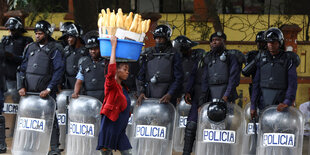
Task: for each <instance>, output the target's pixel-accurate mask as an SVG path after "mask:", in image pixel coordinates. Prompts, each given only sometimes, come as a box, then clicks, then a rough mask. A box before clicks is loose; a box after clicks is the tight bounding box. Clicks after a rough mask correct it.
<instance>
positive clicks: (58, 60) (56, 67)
mask: <svg viewBox="0 0 310 155" xmlns="http://www.w3.org/2000/svg"><path fill="white" fill-rule="evenodd" d="M51 59H52V65H53V76H52V80H51V81H50V82H49V84H48V86H47V88H50V89H53V88H57V85H58V84H60V82H61V78H62V75H63V73H64V63H63V59H62V56H61V52H60V51H59V50H55V51H54V53H53V54H51Z"/></svg>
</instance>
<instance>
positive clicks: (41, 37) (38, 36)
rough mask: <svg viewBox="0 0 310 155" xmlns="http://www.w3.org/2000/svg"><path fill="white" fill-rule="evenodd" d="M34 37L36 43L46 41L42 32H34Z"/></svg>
mask: <svg viewBox="0 0 310 155" xmlns="http://www.w3.org/2000/svg"><path fill="white" fill-rule="evenodd" d="M35 35H36V41H37V42H38V43H43V42H44V41H45V39H46V36H45V33H44V32H43V31H36V32H35Z"/></svg>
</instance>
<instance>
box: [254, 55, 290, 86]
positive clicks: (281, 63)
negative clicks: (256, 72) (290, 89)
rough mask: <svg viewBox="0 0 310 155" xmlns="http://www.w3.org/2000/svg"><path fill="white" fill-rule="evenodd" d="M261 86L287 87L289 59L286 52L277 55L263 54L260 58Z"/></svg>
mask: <svg viewBox="0 0 310 155" xmlns="http://www.w3.org/2000/svg"><path fill="white" fill-rule="evenodd" d="M260 60H261V61H260V67H261V74H260V86H261V87H262V88H271V89H286V88H287V67H288V66H287V65H288V59H287V57H286V54H285V53H284V52H282V53H280V54H279V55H277V56H271V55H270V54H262V57H261V59H260Z"/></svg>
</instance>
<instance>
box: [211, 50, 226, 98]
mask: <svg viewBox="0 0 310 155" xmlns="http://www.w3.org/2000/svg"><path fill="white" fill-rule="evenodd" d="M225 55H226V60H220V55H216V56H215V54H211V53H209V54H208V55H207V56H206V59H205V65H206V67H208V76H207V80H208V85H209V89H210V94H211V97H212V99H214V98H217V99H221V98H222V97H223V95H224V93H225V91H226V89H227V85H228V80H229V54H227V53H226V54H225Z"/></svg>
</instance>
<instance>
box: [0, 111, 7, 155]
mask: <svg viewBox="0 0 310 155" xmlns="http://www.w3.org/2000/svg"><path fill="white" fill-rule="evenodd" d="M0 153H6V143H5V118H4V116H2V115H0Z"/></svg>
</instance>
